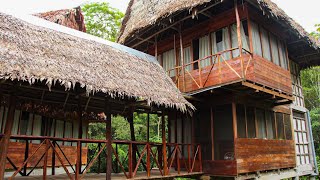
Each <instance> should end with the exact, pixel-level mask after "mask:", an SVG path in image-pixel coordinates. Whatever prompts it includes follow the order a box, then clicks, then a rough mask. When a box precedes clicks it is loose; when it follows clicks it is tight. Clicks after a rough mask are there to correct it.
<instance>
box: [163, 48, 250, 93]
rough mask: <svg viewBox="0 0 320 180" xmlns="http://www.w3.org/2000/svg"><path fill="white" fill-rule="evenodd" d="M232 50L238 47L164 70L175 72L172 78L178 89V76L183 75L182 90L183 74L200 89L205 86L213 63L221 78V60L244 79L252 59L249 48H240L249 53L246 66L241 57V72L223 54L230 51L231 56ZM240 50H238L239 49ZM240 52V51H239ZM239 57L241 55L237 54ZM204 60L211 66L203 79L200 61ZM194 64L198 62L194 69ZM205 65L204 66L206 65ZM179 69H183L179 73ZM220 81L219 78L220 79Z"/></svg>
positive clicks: (170, 72)
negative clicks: (193, 71) (217, 68)
mask: <svg viewBox="0 0 320 180" xmlns="http://www.w3.org/2000/svg"><path fill="white" fill-rule="evenodd" d="M234 50H239V47H235V48H231V49H227V50H224V51H221V52H218V53H216V54H211V55H209V56H206V57H203V58H201V59H198V60H195V61H192V62H189V63H186V64H183V65H178V66H175V67H174V68H171V69H168V70H167V71H166V72H167V73H168V75H169V76H171V75H172V72H176V74H175V75H174V78H175V80H174V81H175V84H176V85H177V86H178V88H179V89H180V88H181V87H180V81H181V80H180V76H183V79H182V80H183V91H185V86H186V82H185V76H190V78H191V80H192V81H193V82H194V83H195V85H197V87H198V88H199V89H200V88H203V87H205V85H206V84H207V82H208V80H209V76H210V74H211V72H212V70H213V67H214V66H215V65H218V67H219V77H220V78H221V74H220V73H221V63H220V61H222V62H225V64H226V65H227V66H228V68H229V69H231V70H232V71H233V72H234V73H235V74H236V75H237V76H238V77H239V78H240V79H245V77H246V74H247V73H246V71H247V69H248V66H249V63H250V61H251V59H252V55H253V54H252V52H250V51H249V50H247V49H245V48H242V52H241V53H244V54H249V55H250V58H251V59H250V60H249V62H248V63H247V65H246V66H244V65H243V63H244V62H243V59H241V67H242V68H241V71H242V73H239V72H237V71H236V70H235V69H234V67H232V66H231V65H230V64H229V63H228V62H227V60H228V59H226V58H225V57H224V56H223V55H224V54H225V53H230V55H231V56H232V55H233V54H232V52H233V51H234ZM239 52H240V51H239ZM239 54H240V53H239ZM239 57H241V56H239ZM234 58H237V57H234ZM204 60H210V65H208V66H211V68H210V71H209V73H208V75H207V76H206V77H205V79H202V78H203V77H202V68H204V67H202V65H201V62H202V61H204ZM195 64H198V67H197V68H196V69H195V68H194V65H195ZM208 66H206V67H208ZM189 67H191V68H190V69H192V70H197V71H198V75H194V74H193V73H191V71H190V69H188V68H189ZM181 71H183V72H182V73H181ZM220 81H221V79H220Z"/></svg>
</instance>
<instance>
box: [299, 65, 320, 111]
mask: <svg viewBox="0 0 320 180" xmlns="http://www.w3.org/2000/svg"><path fill="white" fill-rule="evenodd" d="M301 81H302V87H303V94H304V97H305V103H306V108H308V109H310V110H312V109H314V108H317V107H320V66H318V67H312V68H309V69H306V70H303V71H301Z"/></svg>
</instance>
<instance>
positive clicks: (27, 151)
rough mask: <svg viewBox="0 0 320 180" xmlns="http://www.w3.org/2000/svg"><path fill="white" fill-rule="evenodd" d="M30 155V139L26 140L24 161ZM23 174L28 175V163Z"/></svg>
mask: <svg viewBox="0 0 320 180" xmlns="http://www.w3.org/2000/svg"><path fill="white" fill-rule="evenodd" d="M28 156H29V140H28V139H27V140H26V149H25V151H24V161H26V160H27V159H28ZM23 175H24V176H26V175H27V164H26V165H25V166H24V168H23Z"/></svg>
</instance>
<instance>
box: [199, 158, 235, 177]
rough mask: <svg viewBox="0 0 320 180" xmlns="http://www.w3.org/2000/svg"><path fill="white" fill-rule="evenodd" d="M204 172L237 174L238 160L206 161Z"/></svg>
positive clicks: (219, 174) (218, 174)
mask: <svg viewBox="0 0 320 180" xmlns="http://www.w3.org/2000/svg"><path fill="white" fill-rule="evenodd" d="M203 171H204V173H207V174H210V175H216V176H236V175H237V162H236V161H224V160H219V161H204V162H203Z"/></svg>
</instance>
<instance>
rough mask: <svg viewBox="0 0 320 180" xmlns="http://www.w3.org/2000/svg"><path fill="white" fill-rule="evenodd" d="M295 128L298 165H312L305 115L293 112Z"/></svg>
mask: <svg viewBox="0 0 320 180" xmlns="http://www.w3.org/2000/svg"><path fill="white" fill-rule="evenodd" d="M293 127H294V136H295V142H296V153H297V164H298V165H300V164H310V153H309V141H308V134H307V122H306V119H305V116H304V113H298V112H293Z"/></svg>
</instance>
